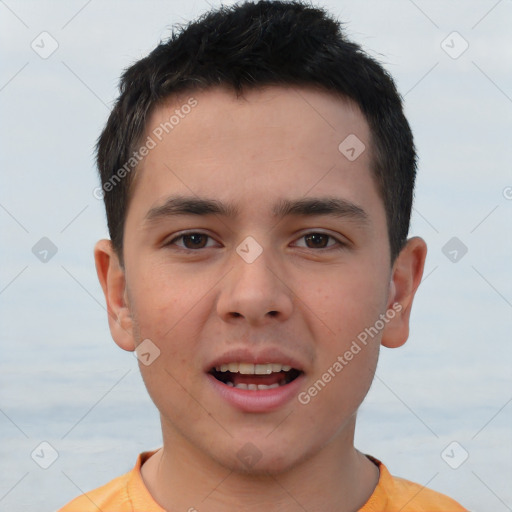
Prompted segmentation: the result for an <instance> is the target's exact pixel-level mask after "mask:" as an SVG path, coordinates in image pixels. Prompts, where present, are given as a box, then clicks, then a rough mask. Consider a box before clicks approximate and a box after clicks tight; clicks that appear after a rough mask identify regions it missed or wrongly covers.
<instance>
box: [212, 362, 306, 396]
mask: <svg viewBox="0 0 512 512" xmlns="http://www.w3.org/2000/svg"><path fill="white" fill-rule="evenodd" d="M209 373H210V375H212V376H213V377H215V378H216V379H217V380H219V381H220V382H222V383H223V384H225V385H226V386H230V387H234V388H238V389H247V390H251V391H257V390H260V391H261V390H265V389H273V388H278V387H280V386H286V384H289V383H290V382H292V381H294V380H295V379H296V378H297V377H299V376H300V375H301V374H302V373H303V372H302V371H301V370H297V369H296V368H292V367H291V366H287V365H282V364H279V363H266V364H252V363H229V364H223V365H221V366H216V367H215V368H212V369H211V370H210V372H209Z"/></svg>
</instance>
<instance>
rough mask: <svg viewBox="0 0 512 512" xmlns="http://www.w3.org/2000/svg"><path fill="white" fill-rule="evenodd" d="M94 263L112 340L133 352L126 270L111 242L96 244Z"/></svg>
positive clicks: (103, 241)
mask: <svg viewBox="0 0 512 512" xmlns="http://www.w3.org/2000/svg"><path fill="white" fill-rule="evenodd" d="M94 261H95V262H96V272H97V274H98V279H99V281H100V284H101V288H102V289H103V294H104V295H105V300H106V302H107V312H108V325H109V327H110V333H111V334H112V338H114V341H115V342H116V343H117V344H118V345H119V346H120V347H121V348H122V349H124V350H128V351H133V350H135V342H134V338H133V322H132V316H131V312H130V308H129V305H128V303H127V294H126V280H125V274H124V269H123V268H122V267H121V265H120V262H119V258H118V256H117V254H116V252H115V250H114V247H113V245H112V242H111V241H110V240H100V241H99V242H97V243H96V245H95V247H94Z"/></svg>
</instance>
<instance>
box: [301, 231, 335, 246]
mask: <svg viewBox="0 0 512 512" xmlns="http://www.w3.org/2000/svg"><path fill="white" fill-rule="evenodd" d="M329 238H330V239H332V240H334V243H332V244H330V245H326V244H327V241H328V240H329ZM299 240H305V241H306V244H308V243H309V244H311V246H307V247H306V248H307V249H330V248H331V247H335V246H336V245H337V246H338V248H342V247H344V246H345V244H344V243H343V242H341V241H340V240H338V239H337V238H335V237H333V236H332V235H328V234H327V233H322V232H316V231H312V232H310V233H306V234H305V235H303V236H301V237H300V238H299Z"/></svg>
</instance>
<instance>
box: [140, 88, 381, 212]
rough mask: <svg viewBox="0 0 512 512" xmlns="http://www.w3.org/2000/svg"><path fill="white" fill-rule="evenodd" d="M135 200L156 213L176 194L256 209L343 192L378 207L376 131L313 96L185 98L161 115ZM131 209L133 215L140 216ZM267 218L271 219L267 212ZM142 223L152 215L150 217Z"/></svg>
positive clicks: (347, 106)
mask: <svg viewBox="0 0 512 512" xmlns="http://www.w3.org/2000/svg"><path fill="white" fill-rule="evenodd" d="M149 139H151V141H152V144H151V145H152V146H153V147H152V149H151V150H150V151H149V152H148V154H147V155H146V156H145V158H144V159H143V160H142V162H141V164H140V165H139V167H138V169H137V173H136V179H135V182H134V184H133V190H132V193H133V199H135V200H136V201H135V202H136V203H137V205H140V203H141V202H143V203H145V204H144V207H145V209H146V212H147V211H148V210H149V209H151V208H154V207H155V206H157V205H158V203H159V202H162V201H164V200H165V197H166V196H168V195H170V194H171V193H176V192H178V193H186V195H188V196H190V195H195V196H197V197H209V198H211V197H216V198H218V199H219V200H223V199H225V200H226V202H229V203H239V204H240V206H241V207H243V208H246V209H247V210H250V209H251V208H253V210H252V213H255V210H254V207H255V205H256V204H259V205H265V204H267V203H268V205H269V207H270V205H271V204H275V201H274V200H272V201H271V198H272V197H273V199H276V198H283V197H285V196H286V195H288V196H290V197H301V196H302V197H304V196H306V195H307V194H308V193H310V192H311V194H312V195H316V196H318V195H319V194H321V193H323V194H325V193H326V192H329V193H330V195H331V196H332V193H333V192H336V191H339V192H340V193H341V195H342V196H344V198H345V199H349V200H350V201H352V202H353V203H355V204H357V203H361V202H368V200H369V199H370V198H371V199H372V200H373V201H375V200H376V199H377V200H378V197H377V195H376V189H375V184H374V180H373V176H372V173H371V170H370V169H371V162H372V155H371V144H370V130H369V127H368V124H367V122H366V119H365V117H364V116H363V115H362V113H361V111H360V110H359V108H358V107H357V105H355V104H354V103H353V102H351V101H348V100H346V99H342V98H338V97H336V96H334V95H333V94H330V93H328V92H325V91H320V90H318V89H313V88H304V87H284V86H268V87H263V88H259V89H254V90H250V91H248V92H246V93H244V95H243V96H242V97H238V98H237V96H236V94H235V93H234V92H233V91H231V90H229V89H225V88H221V87H218V88H212V89H207V90H204V91H199V92H190V93H182V94H180V95H176V96H173V97H171V98H169V99H168V100H167V101H166V102H165V103H163V104H161V105H159V106H158V107H156V108H155V109H154V111H153V112H152V114H151V116H150V118H149V119H148V123H147V129H146V134H145V136H144V140H145V141H149ZM130 209H131V207H130ZM260 213H261V212H260ZM139 214H143V212H142V210H141V211H140V212H139Z"/></svg>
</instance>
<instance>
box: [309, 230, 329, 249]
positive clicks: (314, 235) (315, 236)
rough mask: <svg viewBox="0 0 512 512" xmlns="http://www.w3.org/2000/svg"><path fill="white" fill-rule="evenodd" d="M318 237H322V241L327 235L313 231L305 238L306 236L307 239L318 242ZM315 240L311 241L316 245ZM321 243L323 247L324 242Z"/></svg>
mask: <svg viewBox="0 0 512 512" xmlns="http://www.w3.org/2000/svg"><path fill="white" fill-rule="evenodd" d="M318 237H320V238H321V237H323V238H324V241H326V240H327V235H323V234H321V233H314V234H312V235H306V238H307V239H308V240H311V239H316V242H318ZM316 242H313V243H314V244H315V246H316V245H317V244H316ZM321 245H322V247H325V244H321Z"/></svg>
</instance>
